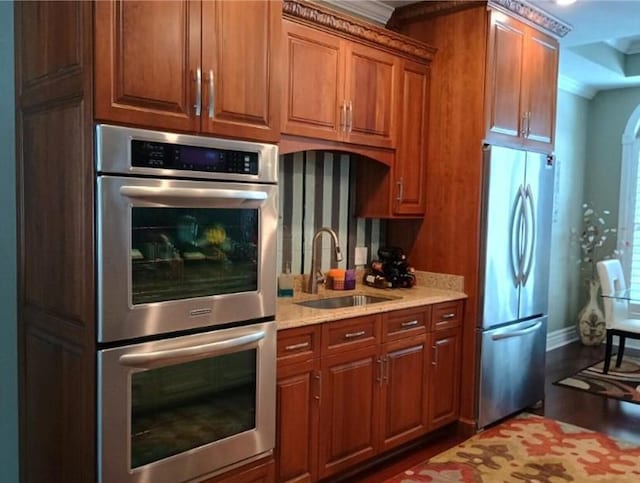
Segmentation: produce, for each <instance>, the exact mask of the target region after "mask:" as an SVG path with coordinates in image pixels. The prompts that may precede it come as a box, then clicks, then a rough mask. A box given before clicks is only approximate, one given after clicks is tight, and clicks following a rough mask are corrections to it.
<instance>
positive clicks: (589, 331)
mask: <svg viewBox="0 0 640 483" xmlns="http://www.w3.org/2000/svg"><path fill="white" fill-rule="evenodd" d="M582 208H583V213H582V229H581V230H580V231H578V230H576V229H573V230H572V231H571V237H572V241H574V242H576V243H577V244H578V245H579V246H580V254H581V256H580V259H579V260H578V264H579V265H580V271H581V275H582V278H583V280H584V282H585V284H586V285H587V290H588V295H589V297H588V300H587V303H586V305H585V306H584V308H583V309H582V310H581V311H580V313H579V314H578V335H579V336H580V340H581V341H582V343H583V344H585V345H598V344H601V343H602V341H603V340H604V337H605V335H606V323H605V320H604V314H603V312H602V309H601V308H600V304H599V303H598V291H599V289H600V280H599V278H598V273H597V270H596V264H597V263H598V262H599V261H600V260H606V259H609V258H614V257H618V256H619V255H620V251H619V250H618V249H617V248H614V249H610V243H608V241H609V239H610V238H613V240H614V241H615V238H616V237H617V229H616V228H614V227H611V226H609V223H610V222H609V217H610V215H611V212H610V211H609V210H602V211H599V210H597V209H596V208H595V206H594V205H593V204H592V203H584V204H583V205H582Z"/></svg>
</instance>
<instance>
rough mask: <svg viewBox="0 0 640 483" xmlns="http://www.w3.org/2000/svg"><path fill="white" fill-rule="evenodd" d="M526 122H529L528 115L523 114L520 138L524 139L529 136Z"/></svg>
mask: <svg viewBox="0 0 640 483" xmlns="http://www.w3.org/2000/svg"><path fill="white" fill-rule="evenodd" d="M526 122H527V113H526V112H523V113H522V119H521V122H520V136H522V137H524V136H526V134H527V127H526Z"/></svg>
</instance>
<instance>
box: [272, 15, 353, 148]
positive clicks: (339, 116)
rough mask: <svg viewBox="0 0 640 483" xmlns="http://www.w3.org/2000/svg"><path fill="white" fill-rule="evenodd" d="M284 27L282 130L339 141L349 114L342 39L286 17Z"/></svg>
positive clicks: (288, 132)
mask: <svg viewBox="0 0 640 483" xmlns="http://www.w3.org/2000/svg"><path fill="white" fill-rule="evenodd" d="M283 30H284V49H285V53H284V58H285V62H286V64H285V65H286V66H287V68H285V70H286V72H287V77H286V79H285V88H284V92H285V98H284V103H283V109H284V111H283V114H282V116H283V126H282V132H284V133H287V134H297V135H300V136H308V137H313V138H322V139H329V140H340V139H341V138H342V136H343V129H344V120H345V114H346V112H344V111H346V106H345V104H344V58H343V55H342V53H341V40H340V39H339V38H338V37H336V36H334V35H330V34H326V33H324V32H321V31H318V30H315V29H312V28H309V27H305V26H302V25H299V24H296V23H293V22H289V21H287V20H284V21H283Z"/></svg>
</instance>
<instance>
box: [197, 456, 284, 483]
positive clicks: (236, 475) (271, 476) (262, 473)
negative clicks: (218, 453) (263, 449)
mask: <svg viewBox="0 0 640 483" xmlns="http://www.w3.org/2000/svg"><path fill="white" fill-rule="evenodd" d="M275 481H276V478H275V464H274V461H273V458H269V459H267V460H266V461H260V462H257V463H250V464H248V465H246V466H241V467H240V468H236V469H235V470H231V471H228V472H227V473H224V474H222V475H220V476H216V477H214V478H210V479H208V480H203V481H201V482H200V483H273V482H275Z"/></svg>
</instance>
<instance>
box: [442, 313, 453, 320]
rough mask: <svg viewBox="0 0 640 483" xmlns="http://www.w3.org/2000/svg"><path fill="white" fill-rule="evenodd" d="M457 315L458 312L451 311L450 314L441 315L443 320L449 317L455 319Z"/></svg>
mask: <svg viewBox="0 0 640 483" xmlns="http://www.w3.org/2000/svg"><path fill="white" fill-rule="evenodd" d="M455 316H456V314H455V313H454V312H451V313H449V314H443V315H442V316H440V319H441V320H448V319H453V318H454V317H455Z"/></svg>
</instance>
